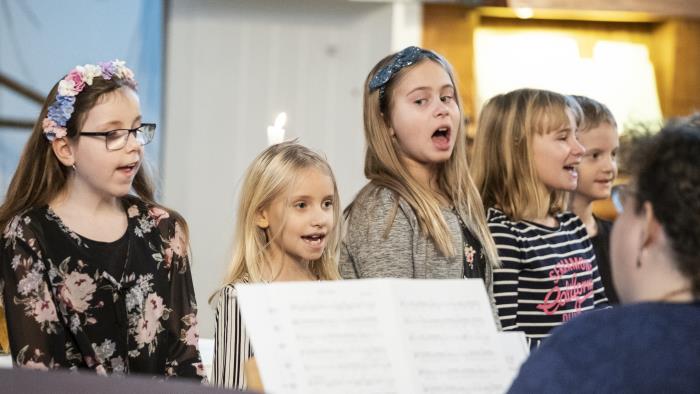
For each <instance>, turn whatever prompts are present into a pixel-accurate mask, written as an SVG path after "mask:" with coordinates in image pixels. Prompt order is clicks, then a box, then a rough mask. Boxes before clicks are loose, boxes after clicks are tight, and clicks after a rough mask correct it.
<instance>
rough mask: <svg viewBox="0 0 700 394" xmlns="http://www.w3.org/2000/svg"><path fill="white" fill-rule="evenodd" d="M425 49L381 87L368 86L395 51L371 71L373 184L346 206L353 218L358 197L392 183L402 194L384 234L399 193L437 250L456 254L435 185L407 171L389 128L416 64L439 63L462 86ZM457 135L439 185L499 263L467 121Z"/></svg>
mask: <svg viewBox="0 0 700 394" xmlns="http://www.w3.org/2000/svg"><path fill="white" fill-rule="evenodd" d="M425 52H426V53H427V55H426V57H424V58H423V59H421V60H419V61H417V62H416V63H414V64H413V65H410V66H406V67H404V68H402V69H400V70H399V71H397V72H395V73H394V75H393V76H392V78H391V79H390V80H389V81H388V82H387V83H386V85H384V88H383V89H377V90H373V91H370V88H369V83H370V81H371V79H372V77H373V76H374V75H375V74H376V73H377V72H378V70H380V69H381V68H382V67H384V66H386V65H387V64H388V63H389V62H390V61H391V60H392V58H393V57H394V55H389V56H387V57H385V58H384V59H382V60H381V61H379V63H377V65H375V66H374V68H373V69H372V70H371V71H370V73H369V75H368V76H367V79H366V81H365V89H364V111H363V112H364V114H363V115H364V126H365V140H366V142H367V149H366V152H365V176H366V177H367V178H368V179H369V180H370V183H369V184H368V185H366V186H365V187H364V188H363V189H362V190H360V192H359V193H358V195H357V196H356V197H355V200H354V201H353V202H352V203H351V204H350V205H349V206H348V207H347V208H346V211H345V213H346V216H347V217H348V219H349V221H351V220H352V211H353V209H354V207H355V206H356V204H358V202H359V203H360V204H361V202H362V201H363V200H365V199H367V198H369V197H370V195H372V194H373V193H375V192H377V191H378V190H379V188H381V187H385V188H388V189H389V190H391V191H392V192H393V193H394V194H395V195H396V196H397V197H398V198H396V205H395V206H394V209H393V213H392V214H391V215H389V221H388V223H387V230H386V231H385V233H384V237H386V236H388V233H389V230H390V228H391V226H392V224H393V221H394V219H395V217H396V212H397V210H398V200H399V198H401V199H403V200H405V201H406V202H407V203H408V205H410V206H411V208H412V209H413V211H414V212H415V214H416V217H417V218H418V223H419V226H420V229H421V232H422V233H423V234H425V235H427V236H428V237H430V238H431V239H432V240H433V242H434V243H435V246H436V247H437V249H438V250H439V251H440V252H441V253H442V254H443V255H444V256H454V255H455V251H454V250H453V247H452V236H451V235H450V230H449V228H448V227H447V223H446V222H445V219H444V218H443V216H442V212H441V211H440V202H439V201H438V199H437V198H436V197H435V195H434V193H433V192H432V191H431V190H429V189H428V188H426V187H424V186H423V185H421V184H420V183H419V182H418V181H417V180H416V179H415V178H414V177H413V176H411V174H410V173H409V172H408V170H407V169H406V167H405V166H404V164H403V162H402V161H401V159H400V157H399V153H398V147H397V145H396V142H395V141H394V139H393V138H392V137H391V134H390V131H389V128H390V127H391V125H390V123H391V122H390V119H391V111H392V100H393V93H394V90H395V87H396V86H397V84H398V82H399V81H400V80H401V79H402V78H403V76H405V75H406V74H407V73H409V72H410V70H411V69H412V68H413V67H415V66H416V65H418V64H422V63H423V62H426V61H432V62H435V63H436V64H438V65H440V66H441V67H442V68H443V69H444V70H445V72H446V73H447V74H448V75H449V77H450V80H451V82H452V85H453V86H454V89H455V92H457V91H458V88H457V83H456V81H455V77H454V73H453V71H452V67H451V66H450V65H449V63H448V62H447V60H445V59H444V58H443V57H442V56H440V55H438V54H437V53H434V52H432V51H427V50H425ZM428 56H429V57H428ZM382 90H383V95H381V96H380V91H382ZM458 97H459V95H458V94H455V101H456V103H457V106H458V108H459V113H460V119H461V115H462V113H463V111H462V105H461V103H460V101H459V98H458ZM454 138H455V147H454V150H453V151H452V155H451V156H450V158H449V159H448V160H447V161H445V162H444V163H440V164H439V165H438V169H437V185H438V187H439V189H440V191H441V192H442V193H443V194H444V195H445V196H446V197H447V198H449V200H450V202H451V203H452V204H453V205H454V207H455V209H456V210H457V214H458V215H459V216H460V217H461V218H463V219H464V220H463V221H464V223H465V224H466V225H467V227H468V228H469V230H470V231H471V232H472V234H474V235H475V236H476V238H477V239H478V240H479V242H481V245H482V247H483V248H484V252H485V253H484V254H485V255H486V257H487V259H488V260H489V262H490V263H491V265H493V266H494V267H496V266H498V265H499V259H498V254H497V252H496V247H495V244H494V242H493V238H491V234H490V232H489V230H488V227H487V224H486V215H485V214H484V207H483V205H482V203H481V198H480V197H479V193H478V191H477V189H476V187H475V186H474V182H473V181H472V178H471V176H470V175H469V166H468V164H467V146H466V137H465V131H464V124H463V122H461V121H460V122H459V128H458V129H457V132H456V133H455V136H454Z"/></svg>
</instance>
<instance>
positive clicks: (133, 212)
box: [126, 205, 139, 218]
mask: <svg viewBox="0 0 700 394" xmlns="http://www.w3.org/2000/svg"><path fill="white" fill-rule="evenodd" d="M126 214H127V216H129V218H133V217H136V216H138V215H139V208H138V207H137V206H136V205H132V206H130V207H129V209H127V210H126Z"/></svg>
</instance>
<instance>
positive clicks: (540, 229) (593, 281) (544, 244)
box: [487, 208, 608, 348]
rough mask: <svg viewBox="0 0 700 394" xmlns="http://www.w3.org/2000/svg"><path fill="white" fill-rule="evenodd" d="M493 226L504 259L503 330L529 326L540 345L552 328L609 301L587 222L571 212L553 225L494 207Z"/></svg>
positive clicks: (500, 276) (499, 273)
mask: <svg viewBox="0 0 700 394" xmlns="http://www.w3.org/2000/svg"><path fill="white" fill-rule="evenodd" d="M487 219H488V225H489V230H491V234H492V235H493V239H494V241H495V242H496V247H497V248H498V255H499V257H500V259H501V264H502V266H501V268H500V269H497V270H495V271H494V296H495V298H496V306H497V309H498V315H499V318H500V320H501V325H502V326H503V330H510V331H524V332H525V335H526V336H527V338H528V340H529V342H530V347H531V348H535V347H537V346H538V345H539V343H540V342H541V341H542V340H543V339H544V338H546V337H547V336H548V335H549V332H550V330H552V329H553V328H555V327H557V326H559V325H561V324H562V323H564V322H566V321H568V320H570V319H571V318H573V317H574V316H576V315H579V314H581V313H583V312H585V311H588V310H592V309H594V308H600V307H604V306H607V304H608V300H607V298H606V297H605V291H604V289H603V284H602V282H601V279H600V274H599V273H598V266H597V265H596V261H595V254H594V252H593V247H592V245H591V242H590V240H589V238H588V233H587V232H586V227H585V225H584V224H583V222H581V220H580V219H579V218H578V216H576V215H574V214H573V213H570V212H565V213H561V214H559V215H557V216H556V219H557V221H558V222H559V225H558V226H557V227H554V228H552V227H547V226H543V225H540V224H536V223H532V222H527V221H513V220H511V219H510V218H508V217H507V216H506V215H505V214H504V213H503V212H502V211H500V210H498V209H495V208H490V209H489V210H488V213H487Z"/></svg>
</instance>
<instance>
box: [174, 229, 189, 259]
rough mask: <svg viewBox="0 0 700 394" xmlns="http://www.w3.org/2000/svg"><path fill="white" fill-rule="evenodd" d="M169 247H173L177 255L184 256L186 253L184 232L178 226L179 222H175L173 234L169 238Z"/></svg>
mask: <svg viewBox="0 0 700 394" xmlns="http://www.w3.org/2000/svg"><path fill="white" fill-rule="evenodd" d="M170 247H171V248H172V249H173V253H175V254H176V255H178V256H181V257H182V256H185V254H187V250H186V247H187V245H186V243H185V233H184V232H183V231H182V227H180V223H177V222H176V223H175V234H174V235H173V237H172V238H170Z"/></svg>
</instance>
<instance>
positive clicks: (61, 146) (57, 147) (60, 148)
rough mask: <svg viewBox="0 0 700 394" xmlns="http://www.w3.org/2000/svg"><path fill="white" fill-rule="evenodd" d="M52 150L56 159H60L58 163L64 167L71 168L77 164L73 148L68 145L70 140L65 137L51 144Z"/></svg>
mask: <svg viewBox="0 0 700 394" xmlns="http://www.w3.org/2000/svg"><path fill="white" fill-rule="evenodd" d="M51 149H53V153H54V154H55V155H56V158H58V161H60V162H61V164H63V165H64V166H66V167H70V166H72V165H73V164H75V156H73V147H71V146H70V144H69V143H68V138H66V137H63V138H57V139H55V140H53V141H52V142H51Z"/></svg>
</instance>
